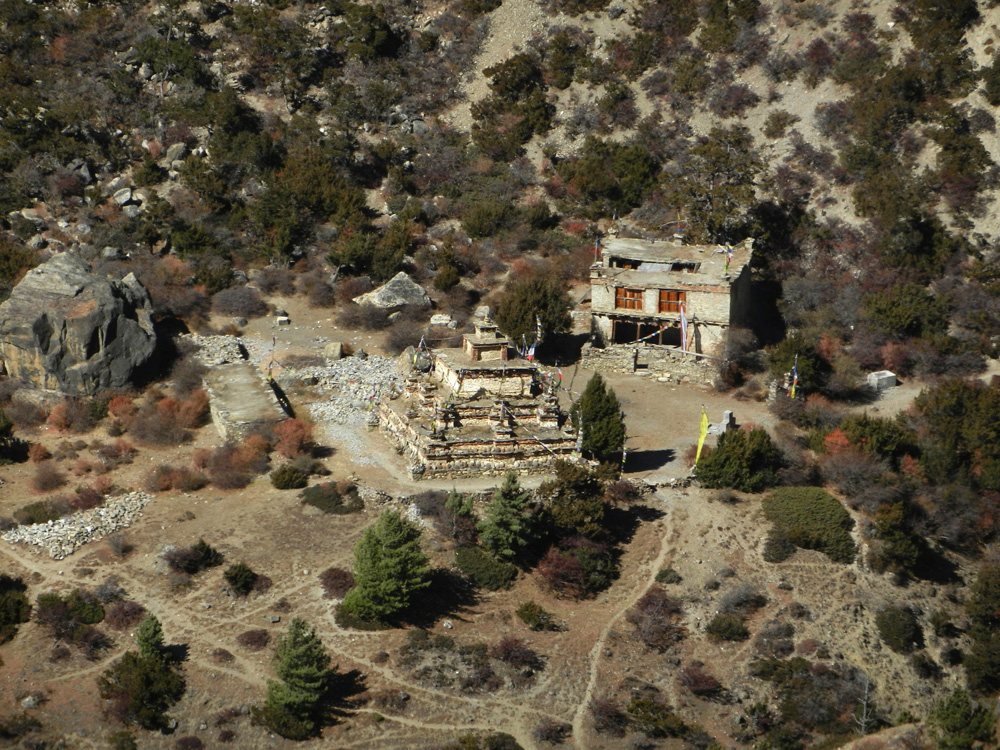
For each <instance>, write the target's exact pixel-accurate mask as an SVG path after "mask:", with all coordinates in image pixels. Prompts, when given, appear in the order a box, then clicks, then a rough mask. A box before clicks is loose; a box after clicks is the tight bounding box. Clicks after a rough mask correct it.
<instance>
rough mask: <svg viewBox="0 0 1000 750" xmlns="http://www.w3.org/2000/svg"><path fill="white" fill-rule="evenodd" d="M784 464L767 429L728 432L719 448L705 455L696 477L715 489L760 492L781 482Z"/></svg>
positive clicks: (698, 466) (695, 471) (710, 449)
mask: <svg viewBox="0 0 1000 750" xmlns="http://www.w3.org/2000/svg"><path fill="white" fill-rule="evenodd" d="M781 464H782V459H781V452H780V451H779V450H778V448H777V447H776V446H775V445H774V442H773V441H772V440H771V437H770V435H768V434H767V432H766V431H765V430H763V429H761V428H759V427H757V428H754V429H752V430H749V431H746V430H727V431H726V432H724V433H723V434H722V435H720V436H719V442H718V444H717V445H716V447H715V448H706V449H705V450H704V451H703V452H702V454H701V460H700V461H698V465H697V466H695V468H694V475H695V477H697V479H698V481H699V482H701V484H702V485H703V486H705V487H708V488H711V489H722V488H725V487H732V488H733V489H736V490H740V491H741V492H760V491H762V490H764V489H767V488H768V487H770V486H772V485H773V484H774V483H775V482H777V480H778V469H780V468H781Z"/></svg>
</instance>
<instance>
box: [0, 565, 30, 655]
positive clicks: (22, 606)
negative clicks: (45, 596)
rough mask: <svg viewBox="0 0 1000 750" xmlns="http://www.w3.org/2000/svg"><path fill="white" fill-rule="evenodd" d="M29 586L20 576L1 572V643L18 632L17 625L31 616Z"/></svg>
mask: <svg viewBox="0 0 1000 750" xmlns="http://www.w3.org/2000/svg"><path fill="white" fill-rule="evenodd" d="M27 590H28V587H27V586H26V585H25V584H24V581H22V580H21V579H20V578H14V577H13V576H9V575H6V574H3V573H0V644H2V643H6V642H7V641H9V640H10V639H11V638H13V637H14V636H15V635H16V634H17V626H18V625H20V624H21V623H22V622H27V621H28V618H29V617H30V616H31V604H30V603H29V602H28V595H27V593H25V592H26V591H27Z"/></svg>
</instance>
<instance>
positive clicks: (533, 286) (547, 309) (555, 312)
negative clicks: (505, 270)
mask: <svg viewBox="0 0 1000 750" xmlns="http://www.w3.org/2000/svg"><path fill="white" fill-rule="evenodd" d="M569 309H570V301H569V295H568V294H566V285H565V283H563V282H562V281H560V280H559V279H558V278H556V277H554V276H535V277H531V278H527V279H521V280H519V281H515V282H513V283H511V284H510V285H509V286H508V287H507V289H506V291H505V292H504V295H503V297H501V298H500V302H499V303H498V304H497V312H496V320H497V325H499V326H500V329H501V330H502V331H503V332H504V333H505V334H507V335H508V336H510V337H511V338H512V339H513V340H514V341H516V342H518V343H520V342H521V337H522V336H523V337H524V339H525V340H526V341H527V342H528V343H529V344H530V343H531V342H532V341H534V340H535V336H536V335H537V331H536V328H537V324H536V321H535V316H536V315H537V316H538V317H539V318H540V319H541V321H542V335H543V336H545V337H546V338H545V340H544V341H545V344H548V343H549V342H551V340H552V338H551V336H552V334H557V333H566V332H567V331H568V330H569V328H570V323H571V320H570V317H569Z"/></svg>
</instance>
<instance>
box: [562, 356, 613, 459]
mask: <svg viewBox="0 0 1000 750" xmlns="http://www.w3.org/2000/svg"><path fill="white" fill-rule="evenodd" d="M571 416H572V418H573V425H574V426H575V427H576V428H577V429H579V428H580V424H581V422H582V424H583V452H584V454H586V455H589V456H591V457H593V458H596V459H597V460H598V461H601V462H602V463H604V462H608V461H617V460H618V459H619V458H620V457H621V452H622V448H623V447H624V445H625V417H624V415H623V414H622V408H621V405H620V404H619V403H618V396H616V395H615V392H614V391H613V390H612V389H611V388H609V387H607V385H606V384H605V383H604V378H602V377H601V376H600V374H597V375H594V377H592V378H591V379H590V381H589V382H588V383H587V387H586V388H584V389H583V395H582V396H580V400H579V401H577V402H576V403H575V404H574V405H573V409H572V410H571Z"/></svg>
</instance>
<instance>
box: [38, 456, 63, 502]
mask: <svg viewBox="0 0 1000 750" xmlns="http://www.w3.org/2000/svg"><path fill="white" fill-rule="evenodd" d="M64 484H66V477H65V475H63V474H62V473H61V472H60V471H59V470H58V469H56V467H55V465H54V464H52V462H51V461H46V462H44V463H40V464H38V468H37V469H35V475H34V476H33V477H32V478H31V489H32V490H34V491H35V492H37V493H39V494H43V493H46V492H52V490H56V489H59V488H60V487H62V486H63V485H64Z"/></svg>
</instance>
